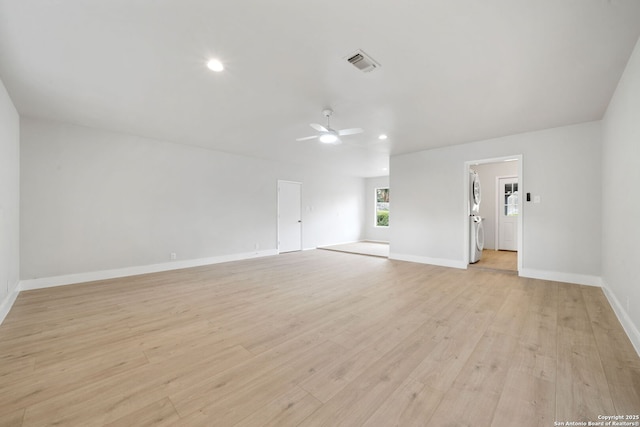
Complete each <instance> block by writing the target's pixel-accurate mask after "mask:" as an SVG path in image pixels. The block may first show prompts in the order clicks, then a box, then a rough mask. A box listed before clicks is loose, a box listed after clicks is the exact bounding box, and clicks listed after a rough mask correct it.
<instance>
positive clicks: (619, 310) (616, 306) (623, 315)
mask: <svg viewBox="0 0 640 427" xmlns="http://www.w3.org/2000/svg"><path fill="white" fill-rule="evenodd" d="M602 291H603V292H604V296H605V297H607V300H608V301H609V305H610V306H611V308H612V309H613V312H614V313H615V314H616V317H617V318H618V321H619V322H620V324H621V325H622V329H624V331H625V332H626V333H627V336H628V337H629V340H630V341H631V344H632V345H633V348H634V349H635V350H636V353H638V356H640V331H638V328H636V325H634V324H633V321H632V320H631V318H630V317H629V313H627V311H626V310H625V309H624V307H623V305H622V304H621V303H620V300H618V298H617V297H616V295H615V293H613V291H612V290H611V289H610V288H609V286H608V285H607V283H606V282H602Z"/></svg>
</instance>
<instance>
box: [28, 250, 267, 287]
mask: <svg viewBox="0 0 640 427" xmlns="http://www.w3.org/2000/svg"><path fill="white" fill-rule="evenodd" d="M277 254H278V251H277V250H275V249H270V250H264V251H256V252H248V253H241V254H231V255H221V256H215V257H209V258H198V259H191V260H181V261H171V262H166V263H161V264H151V265H141V266H135V267H125V268H116V269H113V270H102V271H91V272H87V273H76V274H67V275H64V276H54V277H42V278H39V279H29V280H21V281H20V284H19V286H18V289H19V290H20V291H28V290H33V289H44V288H51V287H54V286H64V285H72V284H74V283H84V282H93V281H96V280H107V279H117V278H120V277H127V276H136V275H138V274H148V273H159V272H162V271H170V270H180V269H182V268H191V267H200V266H203V265H211V264H220V263H223V262H230V261H240V260H244V259H251V258H260V257H265V256H271V255H277Z"/></svg>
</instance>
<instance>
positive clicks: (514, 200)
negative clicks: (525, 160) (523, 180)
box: [503, 182, 518, 216]
mask: <svg viewBox="0 0 640 427" xmlns="http://www.w3.org/2000/svg"><path fill="white" fill-rule="evenodd" d="M503 206H504V214H505V215H506V216H517V215H518V183H517V182H514V183H507V184H505V185H504V205H503Z"/></svg>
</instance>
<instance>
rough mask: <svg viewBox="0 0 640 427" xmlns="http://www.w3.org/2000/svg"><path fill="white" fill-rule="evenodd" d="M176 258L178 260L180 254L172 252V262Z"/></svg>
mask: <svg viewBox="0 0 640 427" xmlns="http://www.w3.org/2000/svg"><path fill="white" fill-rule="evenodd" d="M176 258H178V254H176V253H175V252H171V261H174V260H175V259H176Z"/></svg>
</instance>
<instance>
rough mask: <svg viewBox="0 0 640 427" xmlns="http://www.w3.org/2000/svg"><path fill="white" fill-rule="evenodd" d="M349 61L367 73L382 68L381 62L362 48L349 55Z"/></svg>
mask: <svg viewBox="0 0 640 427" xmlns="http://www.w3.org/2000/svg"><path fill="white" fill-rule="evenodd" d="M347 61H348V62H349V63H350V64H352V65H353V66H354V67H356V68H357V69H358V70H360V71H362V72H365V73H368V72H371V71H373V70H375V69H376V68H380V63H378V62H377V61H376V60H375V59H373V58H372V57H370V56H369V55H367V54H366V53H364V51H362V50H357V51H355V52H354V53H352V54H351V55H349V56H347Z"/></svg>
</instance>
